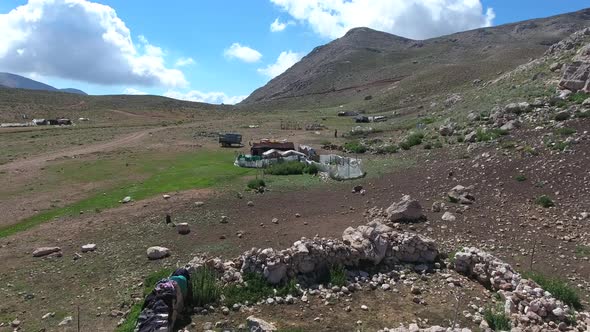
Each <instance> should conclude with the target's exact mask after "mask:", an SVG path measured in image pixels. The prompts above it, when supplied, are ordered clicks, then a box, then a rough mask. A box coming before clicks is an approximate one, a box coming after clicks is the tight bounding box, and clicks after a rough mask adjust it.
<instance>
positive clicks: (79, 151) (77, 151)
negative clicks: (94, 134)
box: [0, 127, 166, 172]
mask: <svg viewBox="0 0 590 332" xmlns="http://www.w3.org/2000/svg"><path fill="white" fill-rule="evenodd" d="M163 129H166V128H164V127H162V128H149V129H143V130H140V131H137V132H134V133H132V134H129V135H125V136H122V137H119V138H117V139H115V140H112V141H108V142H103V143H97V144H91V145H86V146H81V147H78V148H74V149H68V150H64V151H59V152H51V153H44V154H41V155H38V156H36V157H34V158H28V159H22V160H17V161H13V162H10V163H7V164H4V165H0V172H2V171H3V172H8V171H17V170H18V171H21V172H22V171H26V170H30V169H34V168H39V167H42V166H43V165H44V164H45V163H46V162H48V161H51V160H55V159H59V158H64V157H73V156H78V155H83V154H89V153H95V152H101V151H109V150H113V149H116V148H119V147H122V146H127V145H129V144H131V143H134V142H136V141H139V140H141V139H142V138H144V137H145V136H146V135H148V134H150V133H154V132H158V131H161V130H163Z"/></svg>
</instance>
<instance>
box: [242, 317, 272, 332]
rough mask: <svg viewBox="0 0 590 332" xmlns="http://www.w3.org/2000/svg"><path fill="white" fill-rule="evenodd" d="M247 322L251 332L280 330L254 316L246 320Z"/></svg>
mask: <svg viewBox="0 0 590 332" xmlns="http://www.w3.org/2000/svg"><path fill="white" fill-rule="evenodd" d="M246 322H247V324H248V329H249V330H250V332H272V331H277V330H278V329H277V328H276V326H274V324H271V323H269V322H266V321H264V320H262V319H260V318H256V317H254V316H250V317H248V318H246Z"/></svg>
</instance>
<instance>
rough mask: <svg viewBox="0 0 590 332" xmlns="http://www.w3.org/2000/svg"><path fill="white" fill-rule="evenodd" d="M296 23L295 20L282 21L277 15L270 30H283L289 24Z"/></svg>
mask: <svg viewBox="0 0 590 332" xmlns="http://www.w3.org/2000/svg"><path fill="white" fill-rule="evenodd" d="M291 24H294V23H293V22H286V23H285V22H281V21H279V18H278V17H277V18H276V19H275V20H274V21H273V22H272V23H271V24H270V31H272V32H281V31H283V30H285V29H286V28H287V25H291Z"/></svg>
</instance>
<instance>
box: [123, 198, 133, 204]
mask: <svg viewBox="0 0 590 332" xmlns="http://www.w3.org/2000/svg"><path fill="white" fill-rule="evenodd" d="M129 202H131V196H127V197H125V198H123V199H122V200H121V203H123V204H125V203H129Z"/></svg>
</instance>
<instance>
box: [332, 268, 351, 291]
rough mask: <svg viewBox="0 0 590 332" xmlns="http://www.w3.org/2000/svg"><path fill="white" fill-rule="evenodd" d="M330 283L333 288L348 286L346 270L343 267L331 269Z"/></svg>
mask: <svg viewBox="0 0 590 332" xmlns="http://www.w3.org/2000/svg"><path fill="white" fill-rule="evenodd" d="M330 283H331V284H332V285H333V286H340V287H342V286H346V283H347V278H346V269H345V268H344V266H342V265H333V266H332V267H330Z"/></svg>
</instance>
